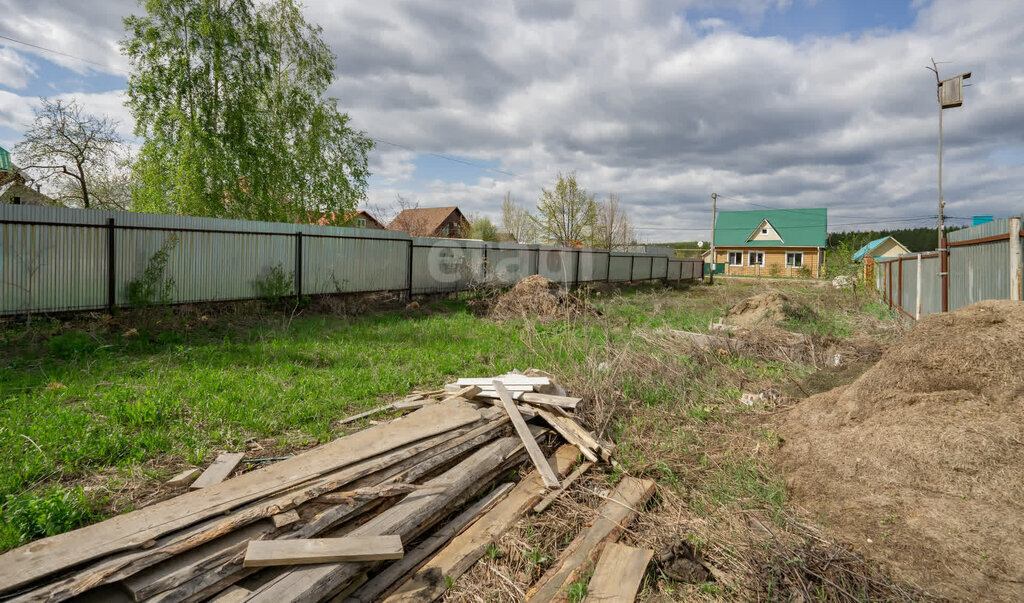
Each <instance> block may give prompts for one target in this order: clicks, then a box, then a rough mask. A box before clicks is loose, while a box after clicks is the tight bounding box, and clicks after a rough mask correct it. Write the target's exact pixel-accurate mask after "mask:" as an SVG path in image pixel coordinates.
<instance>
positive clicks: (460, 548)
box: [385, 445, 579, 603]
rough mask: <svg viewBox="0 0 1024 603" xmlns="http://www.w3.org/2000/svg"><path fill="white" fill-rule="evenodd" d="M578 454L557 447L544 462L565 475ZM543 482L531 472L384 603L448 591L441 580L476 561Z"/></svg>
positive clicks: (536, 494)
mask: <svg viewBox="0 0 1024 603" xmlns="http://www.w3.org/2000/svg"><path fill="white" fill-rule="evenodd" d="M578 456H579V452H578V451H577V450H576V447H575V446H569V445H565V446H561V447H559V448H558V450H556V451H555V454H554V455H552V457H551V458H550V459H548V464H549V466H551V468H552V470H553V471H554V472H555V473H556V474H558V475H565V474H566V473H568V472H569V469H571V468H572V466H573V464H575V462H576V459H577V458H578ZM543 492H544V482H543V480H541V477H540V473H538V472H536V471H533V472H531V473H530V474H528V475H527V476H526V477H524V478H523V479H522V481H520V482H519V483H518V484H516V487H515V488H513V489H512V492H510V493H509V495H508V496H506V497H505V498H504V499H503V500H502V501H501V502H499V503H498V504H496V505H494V508H493V509H491V510H490V511H488V512H487V513H485V514H484V515H483V516H482V517H481V518H480V519H478V520H477V521H476V522H474V523H473V525H471V526H469V527H468V528H466V530H465V531H464V532H462V533H461V534H459V535H458V536H456V537H455V538H453V539H452V541H451V542H450V543H448V544H447V545H446V546H445V547H444V548H443V549H441V550H440V551H439V552H438V553H437V554H436V555H434V556H433V558H431V559H430V561H427V563H426V564H424V565H423V567H421V568H420V569H419V570H417V572H416V574H415V575H414V576H413V577H412V578H411V579H410V580H409V581H407V582H406V583H405V584H403V585H402V586H401V588H399V589H398V591H397V592H395V593H394V594H393V595H391V596H390V597H388V598H387V599H385V601H387V603H396V602H399V601H402V602H413V601H421V602H422V601H434V600H436V599H439V598H440V597H441V596H442V595H444V593H445V591H447V590H448V584H447V583H446V580H445V578H446V577H447V578H448V579H449V580H455V579H457V578H458V577H459V576H461V575H462V574H464V573H465V572H466V571H467V570H469V568H470V567H472V566H473V564H474V563H476V562H477V560H479V559H480V558H481V557H483V555H484V553H485V552H486V551H487V547H488V546H490V545H491V544H492V543H494V542H495V541H497V539H498V538H499V537H500V536H501V535H502V534H504V533H505V532H506V531H507V530H508V529H509V528H510V527H511V526H512V525H513V524H515V522H516V521H518V520H519V518H520V517H522V516H523V514H525V513H526V512H527V511H528V510H529V509H530V507H532V506H533V505H535V504H536V503H537V501H538V500H540V498H541V495H542V494H543Z"/></svg>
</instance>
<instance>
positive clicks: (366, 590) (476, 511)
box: [347, 483, 512, 603]
mask: <svg viewBox="0 0 1024 603" xmlns="http://www.w3.org/2000/svg"><path fill="white" fill-rule="evenodd" d="M511 489H512V484H511V483H504V484H502V485H501V486H498V487H497V488H495V489H494V491H493V492H491V493H490V494H488V495H487V496H485V497H483V498H482V499H480V500H479V501H477V503H476V504H474V505H472V506H471V507H469V508H468V509H466V510H465V511H463V512H462V513H459V514H458V515H457V516H456V517H455V518H454V519H452V520H451V521H449V522H448V523H447V524H445V525H443V526H441V527H440V528H438V529H437V530H435V531H434V533H433V534H431V535H430V537H428V538H426V539H424V540H423V542H421V543H419V544H418V545H416V547H415V548H414V549H412V550H409V551H406V553H405V556H404V557H402V559H401V560H399V561H396V562H394V563H392V564H391V565H389V566H387V567H386V568H384V570H382V571H381V572H380V573H378V574H377V575H376V576H374V577H373V579H371V580H370V581H369V582H367V583H366V584H364V585H362V587H360V588H359V589H358V590H356V591H355V592H353V593H352V594H351V595H349V598H348V599H347V603H372V602H373V601H377V600H378V599H380V597H381V596H382V595H384V594H385V593H387V592H388V591H389V590H393V589H395V588H398V587H399V586H400V585H401V583H402V582H403V581H404V580H403V579H404V578H405V577H406V576H407V575H408V574H409V572H411V571H413V570H414V569H416V567H417V566H418V565H419V564H421V563H423V561H424V560H425V559H426V558H427V557H429V556H430V555H431V554H433V553H434V551H436V550H437V549H439V548H440V547H441V546H442V545H443V544H444V543H446V542H448V541H449V540H451V539H452V538H453V537H455V535H456V534H458V533H459V532H461V531H462V530H464V529H465V528H466V526H467V525H469V524H470V523H472V522H473V521H474V520H476V518H477V517H478V516H479V515H481V514H482V513H486V512H487V511H488V510H489V509H490V508H491V507H492V506H494V504H495V503H497V502H498V501H499V500H500V499H501V497H503V496H505V494H507V493H508V492H509V491H510V490H511Z"/></svg>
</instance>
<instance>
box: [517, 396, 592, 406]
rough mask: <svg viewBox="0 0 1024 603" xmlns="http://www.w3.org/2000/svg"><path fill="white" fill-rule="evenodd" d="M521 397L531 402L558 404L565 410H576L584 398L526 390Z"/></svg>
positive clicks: (542, 404)
mask: <svg viewBox="0 0 1024 603" xmlns="http://www.w3.org/2000/svg"><path fill="white" fill-rule="evenodd" d="M519 399H520V400H522V401H523V402H529V403H530V404H539V405H541V406H557V407H559V408H563V409H565V410H576V405H577V404H579V403H580V402H581V401H582V400H583V398H573V397H572V396H556V395H553V394H539V393H537V392H526V393H524V394H523V395H522V396H520V397H519Z"/></svg>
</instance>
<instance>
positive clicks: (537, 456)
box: [494, 380, 561, 488]
mask: <svg viewBox="0 0 1024 603" xmlns="http://www.w3.org/2000/svg"><path fill="white" fill-rule="evenodd" d="M494 390H495V391H497V392H498V396H499V399H500V400H501V403H502V405H503V406H504V407H505V412H506V413H508V418H509V419H511V420H512V427H514V428H515V430H516V433H517V434H519V437H520V438H522V440H523V445H524V446H526V453H527V454H528V455H530V460H532V461H533V464H534V466H535V467H537V471H539V472H540V477H541V479H543V480H544V485H545V486H547V487H548V488H558V487H560V486H561V484H559V483H558V476H557V475H555V472H554V471H552V470H551V467H550V466H549V465H548V461H547V459H546V458H544V453H543V452H541V449H540V446H538V445H537V441H536V440H534V439H533V434H531V433H530V428H529V427H527V426H526V421H524V420H523V415H521V414H519V409H518V408H516V403H515V402H513V401H512V398H510V397H509V396H508V391H507V390H505V386H504V385H503V384H502V383H501V381H498V380H495V381H494Z"/></svg>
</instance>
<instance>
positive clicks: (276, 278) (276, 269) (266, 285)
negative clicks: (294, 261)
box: [253, 264, 295, 304]
mask: <svg viewBox="0 0 1024 603" xmlns="http://www.w3.org/2000/svg"><path fill="white" fill-rule="evenodd" d="M253 284H254V285H255V286H256V294H257V295H258V296H259V297H261V298H263V299H264V300H266V301H268V302H270V303H275V304H276V303H277V302H279V301H281V299H282V298H284V297H288V296H289V295H291V294H292V292H293V291H294V285H295V271H289V272H288V273H285V271H284V268H283V267H282V266H281V264H278V265H276V266H271V267H270V269H269V270H268V271H267V275H266V276H264V277H263V278H261V279H258V280H257V281H256V282H255V283H253Z"/></svg>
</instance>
